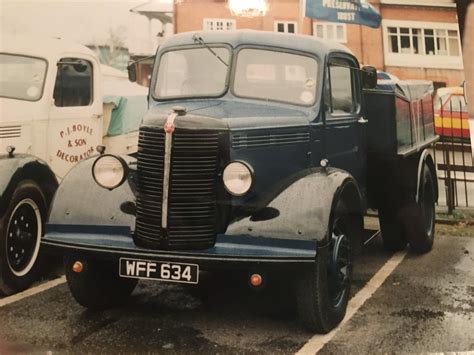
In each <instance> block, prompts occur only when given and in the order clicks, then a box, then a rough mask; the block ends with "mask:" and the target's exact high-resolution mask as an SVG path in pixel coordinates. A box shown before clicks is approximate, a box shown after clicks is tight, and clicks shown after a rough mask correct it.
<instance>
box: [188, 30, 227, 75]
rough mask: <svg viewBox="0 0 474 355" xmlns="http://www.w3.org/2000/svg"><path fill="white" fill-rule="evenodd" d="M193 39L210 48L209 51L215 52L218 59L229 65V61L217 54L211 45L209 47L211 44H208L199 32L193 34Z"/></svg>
mask: <svg viewBox="0 0 474 355" xmlns="http://www.w3.org/2000/svg"><path fill="white" fill-rule="evenodd" d="M193 41H194V42H195V43H199V44H202V45H203V46H204V47H206V48H207V49H208V50H209V52H211V53H212V54H214V56H215V57H216V58H217V59H219V60H220V61H221V62H222V63H223V64H224V65H225V66H226V67H228V66H229V64H227V63H226V62H225V61H224V59H222V58H221V57H220V56H219V54H217V53H216V52H215V51H214V50H213V49H212V48H211V47H209V46H208V45H207V43H206V42H204V40H203V39H202V37H201V36H199V35H198V34H197V33H195V34H193Z"/></svg>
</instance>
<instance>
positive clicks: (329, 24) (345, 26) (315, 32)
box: [313, 21, 347, 43]
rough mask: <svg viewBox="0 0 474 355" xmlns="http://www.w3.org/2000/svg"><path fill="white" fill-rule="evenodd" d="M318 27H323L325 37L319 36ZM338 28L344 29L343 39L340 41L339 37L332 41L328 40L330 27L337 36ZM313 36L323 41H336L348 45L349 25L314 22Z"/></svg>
mask: <svg viewBox="0 0 474 355" xmlns="http://www.w3.org/2000/svg"><path fill="white" fill-rule="evenodd" d="M317 26H323V37H319V36H318V35H317V30H316V29H317ZM338 26H341V27H342V31H343V36H342V39H339V38H337V37H335V38H332V39H330V38H328V37H327V28H328V27H333V28H334V31H335V33H336V34H337V27H338ZM313 36H314V37H316V38H318V39H322V40H329V41H335V42H338V43H347V24H345V23H334V22H324V21H313Z"/></svg>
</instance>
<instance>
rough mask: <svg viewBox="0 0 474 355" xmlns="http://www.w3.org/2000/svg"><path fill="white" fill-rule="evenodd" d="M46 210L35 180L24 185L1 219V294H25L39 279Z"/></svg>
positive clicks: (14, 194) (21, 185)
mask: <svg viewBox="0 0 474 355" xmlns="http://www.w3.org/2000/svg"><path fill="white" fill-rule="evenodd" d="M46 211H47V207H46V199H45V197H44V195H43V193H42V191H41V189H40V187H39V186H38V185H37V184H36V183H35V182H33V181H23V182H21V183H20V184H19V185H18V186H17V188H16V189H15V191H14V192H13V196H12V199H11V202H10V205H9V206H8V208H7V211H6V213H5V215H4V216H3V217H2V218H1V219H0V292H3V293H4V294H7V295H8V294H12V293H15V292H19V291H22V290H24V289H26V288H28V287H29V286H30V285H31V284H32V283H33V282H34V281H35V280H36V279H37V278H38V277H39V273H40V271H41V264H42V262H41V258H40V257H39V256H40V242H41V237H42V235H43V228H44V221H45V218H46Z"/></svg>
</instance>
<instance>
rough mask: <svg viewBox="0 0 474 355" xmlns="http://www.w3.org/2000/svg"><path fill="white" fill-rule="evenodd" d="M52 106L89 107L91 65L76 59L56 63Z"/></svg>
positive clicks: (90, 98) (90, 100)
mask: <svg viewBox="0 0 474 355" xmlns="http://www.w3.org/2000/svg"><path fill="white" fill-rule="evenodd" d="M57 67H58V70H57V74H56V83H55V85H54V94H53V98H54V105H55V106H57V107H71V106H89V105H90V104H91V103H92V63H90V62H88V61H86V60H83V59H77V58H62V59H61V60H60V61H59V62H58V63H57Z"/></svg>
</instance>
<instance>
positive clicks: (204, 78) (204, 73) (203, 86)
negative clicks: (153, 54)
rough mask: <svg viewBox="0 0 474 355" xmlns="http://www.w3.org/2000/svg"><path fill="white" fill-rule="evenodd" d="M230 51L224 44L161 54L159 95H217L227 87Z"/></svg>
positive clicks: (156, 88) (157, 95)
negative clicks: (222, 45)
mask: <svg viewBox="0 0 474 355" xmlns="http://www.w3.org/2000/svg"><path fill="white" fill-rule="evenodd" d="M229 62H230V51H229V50H228V49H227V48H223V47H211V48H206V47H204V48H192V49H182V50H175V51H169V52H166V53H164V54H163V55H162V56H161V60H160V64H159V65H160V66H159V68H158V77H157V81H156V86H155V90H154V91H155V97H156V98H158V99H160V98H161V99H166V98H175V97H199V96H206V97H213V96H214V97H215V96H220V95H222V94H223V93H224V91H225V89H226V80H227V71H228V69H229V67H228V65H227V64H225V63H229Z"/></svg>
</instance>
